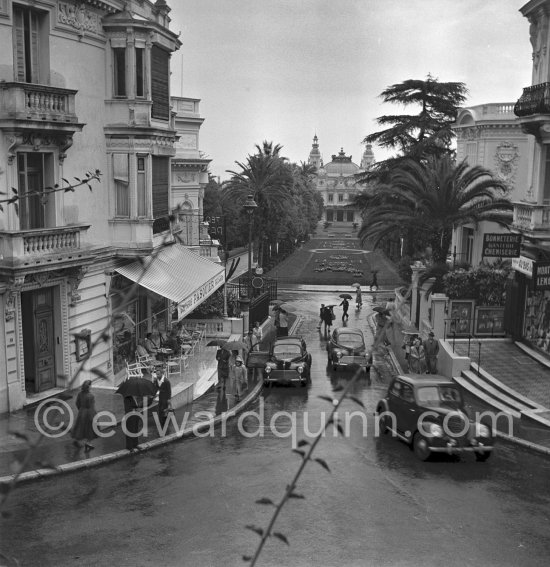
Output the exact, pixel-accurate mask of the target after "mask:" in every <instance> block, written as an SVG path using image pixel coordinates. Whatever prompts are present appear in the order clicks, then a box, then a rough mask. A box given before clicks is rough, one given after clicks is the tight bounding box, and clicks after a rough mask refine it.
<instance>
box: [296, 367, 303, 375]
mask: <svg viewBox="0 0 550 567" xmlns="http://www.w3.org/2000/svg"><path fill="white" fill-rule="evenodd" d="M296 371H297V372H298V374H301V373H302V372H303V371H304V367H303V366H298V368H296Z"/></svg>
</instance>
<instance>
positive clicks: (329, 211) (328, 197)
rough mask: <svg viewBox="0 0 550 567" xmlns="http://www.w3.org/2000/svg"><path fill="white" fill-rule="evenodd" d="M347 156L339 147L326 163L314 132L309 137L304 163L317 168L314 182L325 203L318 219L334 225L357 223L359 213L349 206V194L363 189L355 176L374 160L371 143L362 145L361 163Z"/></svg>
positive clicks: (350, 201)
mask: <svg viewBox="0 0 550 567" xmlns="http://www.w3.org/2000/svg"><path fill="white" fill-rule="evenodd" d="M351 159H352V156H346V154H345V153H344V149H343V148H342V149H340V152H339V153H338V155H333V156H332V159H331V161H330V162H328V163H327V164H323V159H322V157H321V152H320V151H319V143H318V138H317V135H315V136H314V137H313V144H312V148H311V151H310V153H309V158H308V164H310V165H313V166H315V167H316V168H317V175H316V179H315V184H316V188H317V190H318V191H319V192H320V193H321V196H322V197H323V201H324V203H325V205H324V209H323V218H322V220H323V221H326V222H330V223H332V226H334V227H342V228H343V227H351V226H352V225H353V223H360V222H361V216H360V212H359V211H357V210H356V209H354V208H353V207H352V206H350V205H351V203H352V201H353V197H354V196H355V195H356V194H357V193H359V192H360V191H361V190H362V189H363V188H364V186H362V185H359V184H358V183H357V181H356V179H355V175H357V174H358V173H361V172H363V171H365V170H366V169H368V168H369V167H370V166H371V165H372V164H373V163H374V154H373V152H372V146H371V144H367V145H366V147H365V151H364V152H363V157H362V158H361V165H357V164H356V163H353V162H352V161H351Z"/></svg>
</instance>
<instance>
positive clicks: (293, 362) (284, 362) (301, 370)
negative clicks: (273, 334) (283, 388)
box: [264, 335, 311, 386]
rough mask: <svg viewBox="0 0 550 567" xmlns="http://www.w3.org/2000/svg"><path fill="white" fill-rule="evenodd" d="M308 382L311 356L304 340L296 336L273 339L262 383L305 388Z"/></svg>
mask: <svg viewBox="0 0 550 567" xmlns="http://www.w3.org/2000/svg"><path fill="white" fill-rule="evenodd" d="M310 380H311V354H309V353H308V351H307V347H306V342H305V341H304V339H303V338H302V337H300V336H297V335H291V336H288V337H279V338H277V339H275V340H274V341H273V344H272V345H271V349H270V352H269V359H268V361H267V362H266V364H265V367H264V382H266V383H273V382H279V383H282V384H292V383H298V384H301V385H303V386H305V385H306V384H307V383H308V382H310Z"/></svg>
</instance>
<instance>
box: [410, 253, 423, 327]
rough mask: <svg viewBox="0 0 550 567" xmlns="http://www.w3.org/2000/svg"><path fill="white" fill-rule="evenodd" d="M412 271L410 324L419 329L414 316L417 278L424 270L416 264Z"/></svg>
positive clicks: (419, 264)
mask: <svg viewBox="0 0 550 567" xmlns="http://www.w3.org/2000/svg"><path fill="white" fill-rule="evenodd" d="M411 269H412V279H411V314H410V319H411V323H412V324H413V325H415V326H416V327H417V328H419V327H418V326H419V324H420V321H419V320H418V317H417V316H416V312H417V310H418V278H420V275H421V274H422V273H423V272H424V270H425V268H424V266H423V265H422V263H420V262H416V263H415V264H414V265H413V266H411Z"/></svg>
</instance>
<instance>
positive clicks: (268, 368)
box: [265, 366, 271, 374]
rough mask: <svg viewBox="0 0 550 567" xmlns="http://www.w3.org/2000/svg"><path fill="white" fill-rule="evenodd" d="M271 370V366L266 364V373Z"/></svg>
mask: <svg viewBox="0 0 550 567" xmlns="http://www.w3.org/2000/svg"><path fill="white" fill-rule="evenodd" d="M270 372H271V366H266V367H265V373H266V374H269V373H270Z"/></svg>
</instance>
